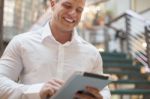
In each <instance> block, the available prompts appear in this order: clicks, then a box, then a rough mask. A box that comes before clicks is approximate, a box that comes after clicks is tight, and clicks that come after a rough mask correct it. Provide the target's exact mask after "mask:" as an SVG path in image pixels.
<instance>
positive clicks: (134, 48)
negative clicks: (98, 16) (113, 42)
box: [105, 10, 150, 72]
mask: <svg viewBox="0 0 150 99" xmlns="http://www.w3.org/2000/svg"><path fill="white" fill-rule="evenodd" d="M122 18H125V20H126V21H125V22H126V23H125V24H126V28H125V30H123V29H120V28H117V27H116V26H113V25H112V24H114V23H115V22H117V21H119V20H120V19H122ZM133 19H136V21H138V22H139V23H140V24H138V25H139V27H140V28H143V29H142V31H143V33H144V32H146V31H145V26H146V25H147V24H149V23H150V22H149V21H147V20H146V19H144V18H143V17H142V16H141V15H139V14H137V13H135V12H133V11H131V10H129V11H126V12H125V13H123V14H121V15H120V16H118V17H117V18H115V19H113V20H111V21H110V22H108V23H107V24H105V25H106V26H107V27H109V28H111V29H113V30H115V31H116V32H117V31H121V32H122V33H126V35H127V38H126V42H127V46H128V48H127V50H128V53H131V54H132V56H133V57H134V58H135V59H137V60H138V61H139V62H140V63H142V64H143V65H144V66H145V67H147V66H149V65H150V64H149V63H150V62H148V61H150V59H148V58H149V57H148V56H149V55H148V54H149V53H148V52H147V51H148V50H149V49H148V47H147V49H146V50H145V49H144V48H142V47H141V42H142V41H144V42H146V43H148V42H147V41H148V40H146V36H145V35H144V34H143V33H142V31H141V30H140V31H138V29H139V27H138V26H137V25H136V26H134V27H132V23H131V21H132V20H133ZM134 21H135V20H134ZM133 28H134V29H133ZM132 33H138V35H137V34H135V35H133V34H132ZM138 36H140V37H138ZM136 39H139V40H136ZM149 39H150V38H149ZM131 41H132V42H131ZM134 41H135V42H134ZM133 42H134V44H133ZM139 51H140V52H139ZM141 52H142V54H141ZM137 54H138V55H137ZM149 68H150V67H149ZM149 72H150V69H149Z"/></svg>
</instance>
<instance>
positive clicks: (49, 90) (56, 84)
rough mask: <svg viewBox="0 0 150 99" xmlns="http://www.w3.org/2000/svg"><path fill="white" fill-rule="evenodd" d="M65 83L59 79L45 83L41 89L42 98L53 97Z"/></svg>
mask: <svg viewBox="0 0 150 99" xmlns="http://www.w3.org/2000/svg"><path fill="white" fill-rule="evenodd" d="M63 84H64V81H62V80H58V79H52V80H50V81H48V82H47V83H45V84H44V86H43V87H42V89H41V91H40V97H41V99H46V98H47V97H51V96H52V95H54V94H55V93H56V91H57V90H59V89H60V87H61V86H62V85H63Z"/></svg>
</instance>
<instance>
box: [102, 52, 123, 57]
mask: <svg viewBox="0 0 150 99" xmlns="http://www.w3.org/2000/svg"><path fill="white" fill-rule="evenodd" d="M100 54H101V56H110V57H126V54H125V53H115V52H114V53H109V52H102V53H100Z"/></svg>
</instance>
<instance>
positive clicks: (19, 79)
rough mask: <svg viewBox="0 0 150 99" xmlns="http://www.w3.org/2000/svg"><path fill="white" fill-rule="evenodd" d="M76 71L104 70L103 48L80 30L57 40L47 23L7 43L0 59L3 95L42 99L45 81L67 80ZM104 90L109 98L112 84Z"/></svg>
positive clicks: (6, 98)
mask: <svg viewBox="0 0 150 99" xmlns="http://www.w3.org/2000/svg"><path fill="white" fill-rule="evenodd" d="M75 71H88V72H94V73H102V71H103V70H102V59H101V56H100V54H99V52H98V51H97V49H96V48H95V47H94V46H92V45H91V44H89V43H88V42H86V41H84V40H83V39H82V38H81V37H79V36H78V35H77V33H76V32H74V33H73V36H72V40H71V41H70V42H69V41H68V42H66V43H65V44H61V43H59V42H57V41H56V40H55V39H54V37H53V35H52V33H51V30H50V28H49V24H46V25H45V26H44V27H42V28H41V29H39V30H36V31H31V32H28V33H23V34H20V35H17V36H15V37H14V38H13V39H12V40H11V42H10V43H9V44H8V46H7V47H6V49H5V51H4V53H3V55H2V57H1V60H0V99H40V97H39V90H40V89H41V87H42V86H43V83H44V82H47V81H48V80H50V79H52V78H58V79H62V80H67V79H68V78H69V77H70V76H71V75H72V73H73V72H75ZM101 94H102V95H103V97H104V99H109V98H110V91H109V89H108V87H105V88H104V89H103V90H102V91H101Z"/></svg>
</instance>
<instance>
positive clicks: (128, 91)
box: [111, 89, 150, 95]
mask: <svg viewBox="0 0 150 99" xmlns="http://www.w3.org/2000/svg"><path fill="white" fill-rule="evenodd" d="M111 94H130V95H131V94H132V95H133V94H134V95H136V94H139V95H140V94H150V90H146V89H117V90H111Z"/></svg>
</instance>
